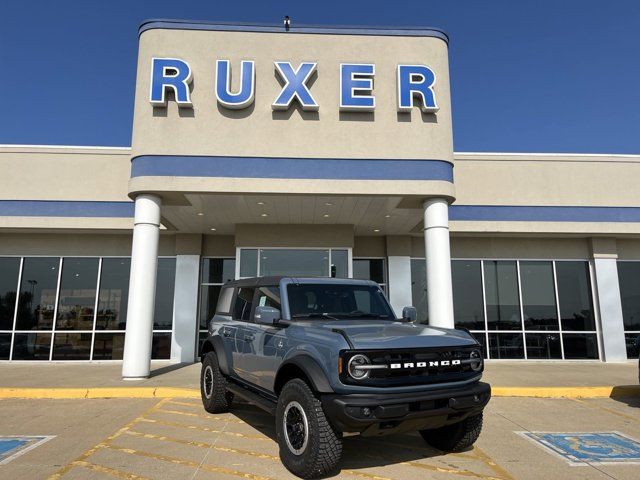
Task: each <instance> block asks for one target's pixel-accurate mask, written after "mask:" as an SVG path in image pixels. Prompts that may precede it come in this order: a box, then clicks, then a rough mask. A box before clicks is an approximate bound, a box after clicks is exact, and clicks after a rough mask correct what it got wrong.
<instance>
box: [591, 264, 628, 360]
mask: <svg viewBox="0 0 640 480" xmlns="http://www.w3.org/2000/svg"><path fill="white" fill-rule="evenodd" d="M594 257H595V258H594V260H593V261H594V266H595V268H594V270H595V277H596V278H595V283H596V292H597V295H598V304H599V306H600V325H601V328H602V353H603V355H604V358H603V360H604V361H606V362H626V361H627V349H626V344H625V338H624V324H623V320H622V300H621V297H620V285H619V283H618V263H617V258H599V257H598V255H597V254H595V255H594Z"/></svg>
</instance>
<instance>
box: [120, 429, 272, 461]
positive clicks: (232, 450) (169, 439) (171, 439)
mask: <svg viewBox="0 0 640 480" xmlns="http://www.w3.org/2000/svg"><path fill="white" fill-rule="evenodd" d="M125 433H126V434H127V435H132V436H135V437H144V438H151V439H154V440H161V441H164V442H171V443H179V444H180V445H189V446H191V447H200V448H206V449H207V450H209V449H211V450H217V451H218V452H226V453H235V454H240V455H248V456H251V457H257V458H262V459H265V460H280V459H279V458H278V457H276V456H274V455H269V454H267V453H259V452H252V451H250V450H240V449H238V448H230V447H223V446H220V445H216V444H215V443H205V442H198V441H197V440H182V439H181V438H175V437H168V436H166V435H155V434H153V433H142V432H136V431H134V430H128V431H127V432H125Z"/></svg>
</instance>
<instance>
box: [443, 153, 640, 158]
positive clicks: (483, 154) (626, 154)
mask: <svg viewBox="0 0 640 480" xmlns="http://www.w3.org/2000/svg"><path fill="white" fill-rule="evenodd" d="M453 155H454V156H456V155H469V156H477V157H483V156H484V157H486V156H495V157H640V154H639V153H557V152H550V153H545V152H453Z"/></svg>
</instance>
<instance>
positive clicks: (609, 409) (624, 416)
mask: <svg viewBox="0 0 640 480" xmlns="http://www.w3.org/2000/svg"><path fill="white" fill-rule="evenodd" d="M571 400H573V401H574V402H578V403H580V404H582V405H586V406H588V407H590V408H596V409H598V410H602V411H603V412H607V413H611V414H612V415H617V416H619V417H622V418H626V419H627V420H631V421H633V422H639V421H640V415H639V416H637V417H632V416H631V415H627V414H626V413H622V412H617V411H615V410H613V409H611V408H607V407H603V406H602V405H596V404H594V403H589V402H585V401H584V400H580V399H578V398H572V399H571Z"/></svg>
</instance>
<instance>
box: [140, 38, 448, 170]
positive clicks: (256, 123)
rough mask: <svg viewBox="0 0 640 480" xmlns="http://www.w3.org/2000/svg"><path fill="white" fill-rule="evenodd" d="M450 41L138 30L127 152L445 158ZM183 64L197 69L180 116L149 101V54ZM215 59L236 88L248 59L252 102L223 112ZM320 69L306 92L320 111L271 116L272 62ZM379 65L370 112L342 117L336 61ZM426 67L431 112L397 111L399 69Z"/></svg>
mask: <svg viewBox="0 0 640 480" xmlns="http://www.w3.org/2000/svg"><path fill="white" fill-rule="evenodd" d="M447 55H448V51H447V45H446V43H445V42H444V41H443V40H441V39H439V38H433V37H392V36H371V35H366V36H365V35H319V34H300V33H296V34H287V33H284V32H283V33H257V32H221V31H217V32H216V31H194V30H160V29H155V30H148V31H145V32H144V33H142V34H141V36H140V45H139V54H138V74H137V81H136V97H135V110H134V127H133V144H132V147H133V156H134V157H135V156H138V155H153V154H168V155H221V156H250V157H254V156H259V157H260V156H275V157H313V158H327V157H329V158H404V159H440V160H451V159H452V156H453V146H452V129H451V108H450V93H449V65H448V57H447ZM154 56H155V57H173V58H179V59H181V60H184V61H186V62H188V63H189V64H190V66H191V70H192V72H193V91H192V94H191V100H192V103H193V109H192V110H190V109H182V111H181V112H178V107H177V105H176V103H175V102H171V101H170V102H169V105H168V108H154V107H152V105H151V104H150V103H149V83H150V68H151V58H152V57H154ZM217 59H227V60H230V61H231V65H232V71H233V79H234V82H235V83H234V88H237V84H238V83H237V82H238V78H239V70H240V61H241V60H254V61H255V68H256V96H255V102H254V104H253V105H252V106H251V107H249V108H247V109H242V110H236V111H233V110H228V109H225V108H223V107H219V106H218V104H217V101H216V97H215V90H214V86H215V64H216V60H217ZM276 60H278V61H282V60H286V61H290V62H292V63H293V64H294V65H295V66H297V65H298V64H299V63H300V62H303V61H313V62H317V63H318V68H317V72H318V73H317V78H315V81H313V83H312V86H311V89H310V91H311V93H312V95H313V97H314V98H315V100H316V102H317V103H318V104H319V105H320V109H319V111H318V112H317V113H314V112H302V111H300V110H299V109H297V108H291V109H289V110H288V111H283V112H274V111H273V110H272V108H271V104H272V102H273V101H274V99H275V98H276V97H277V95H278V94H279V92H280V90H281V86H280V83H279V82H278V80H277V76H276V72H275V69H274V64H273V62H274V61H276ZM341 62H353V63H363V62H371V63H375V68H376V76H375V86H374V94H375V97H376V109H375V113H340V111H339V108H338V106H339V64H340V63H341ZM399 63H418V64H426V65H428V66H429V67H431V68H432V69H433V70H434V72H435V73H436V85H435V87H434V89H435V93H436V101H437V102H438V106H439V107H440V110H439V111H438V112H437V113H436V114H421V112H420V111H419V109H418V108H414V110H413V112H412V113H411V114H398V113H397V105H396V67H397V65H398V64H399Z"/></svg>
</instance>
